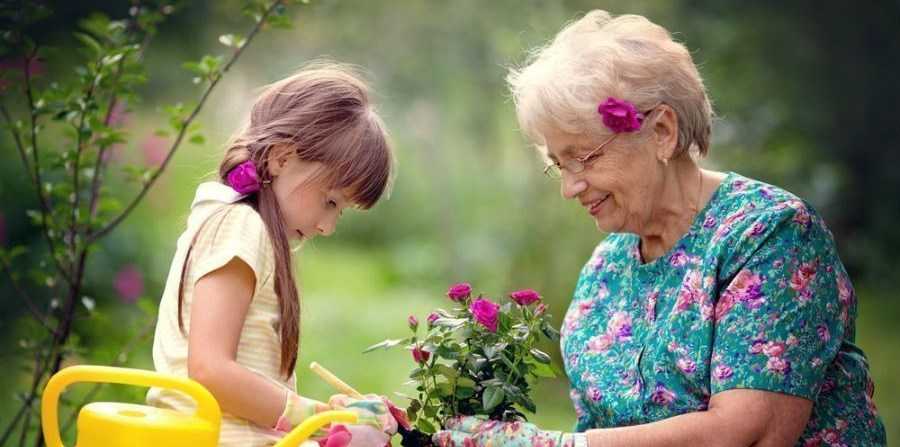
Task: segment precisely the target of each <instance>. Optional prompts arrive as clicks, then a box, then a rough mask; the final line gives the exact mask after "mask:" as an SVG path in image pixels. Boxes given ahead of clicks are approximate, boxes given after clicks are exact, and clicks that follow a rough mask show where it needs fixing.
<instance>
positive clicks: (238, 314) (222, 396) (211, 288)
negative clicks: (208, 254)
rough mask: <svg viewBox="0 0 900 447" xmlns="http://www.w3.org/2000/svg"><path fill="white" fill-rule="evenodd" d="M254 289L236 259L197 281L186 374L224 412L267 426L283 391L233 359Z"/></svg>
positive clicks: (273, 418)
mask: <svg viewBox="0 0 900 447" xmlns="http://www.w3.org/2000/svg"><path fill="white" fill-rule="evenodd" d="M255 287H256V277H255V276H254V274H253V270H252V269H251V268H250V266H249V265H247V264H246V263H244V261H242V260H240V259H239V258H233V259H232V260H231V261H229V262H228V264H226V265H225V266H224V267H222V268H220V269H217V270H214V271H212V272H210V273H209V274H207V275H205V276H203V277H202V278H200V280H199V281H197V284H196V285H195V286H194V294H193V299H192V303H191V323H190V333H189V334H188V375H189V376H190V378H191V379H194V380H196V381H197V382H199V383H200V384H202V385H203V386H205V387H206V388H207V389H208V390H209V391H210V392H211V393H212V394H213V396H215V398H216V400H217V401H218V402H219V405H220V406H221V407H222V409H223V410H224V411H226V412H228V413H231V414H233V415H235V416H238V417H240V418H243V419H247V420H249V421H252V422H254V423H255V424H257V425H260V426H263V427H273V426H274V425H275V423H276V422H277V421H278V418H279V416H281V414H282V411H283V410H284V408H285V401H286V393H285V391H284V389H283V388H280V387H278V386H277V385H275V384H273V383H271V382H269V381H268V380H266V379H265V378H263V377H260V376H259V375H257V374H256V373H254V372H252V371H250V370H248V369H246V368H244V367H243V366H241V365H239V364H238V363H237V362H236V361H235V359H236V357H237V347H238V341H239V340H240V337H241V330H242V328H243V326H244V318H245V317H246V315H247V309H248V308H249V307H250V302H251V301H252V299H253V291H254V290H255ZM323 406H324V404H323Z"/></svg>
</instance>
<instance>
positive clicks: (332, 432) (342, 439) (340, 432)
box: [319, 424, 353, 447]
mask: <svg viewBox="0 0 900 447" xmlns="http://www.w3.org/2000/svg"><path fill="white" fill-rule="evenodd" d="M352 438H353V434H351V433H350V430H347V427H345V426H344V425H343V424H335V425H332V426H331V428H330V429H329V430H328V434H327V435H325V437H324V438H322V439H319V447H347V446H348V445H350V440H351V439H352Z"/></svg>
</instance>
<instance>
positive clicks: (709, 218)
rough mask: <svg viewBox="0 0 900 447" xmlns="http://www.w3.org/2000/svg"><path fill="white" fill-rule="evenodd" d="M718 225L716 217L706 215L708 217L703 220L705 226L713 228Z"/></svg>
mask: <svg viewBox="0 0 900 447" xmlns="http://www.w3.org/2000/svg"><path fill="white" fill-rule="evenodd" d="M714 226H716V218H715V217H713V216H706V219H704V220H703V228H712V227H714Z"/></svg>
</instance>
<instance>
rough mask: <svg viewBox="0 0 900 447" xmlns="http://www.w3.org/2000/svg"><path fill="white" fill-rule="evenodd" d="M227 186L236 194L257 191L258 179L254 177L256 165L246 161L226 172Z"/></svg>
mask: <svg viewBox="0 0 900 447" xmlns="http://www.w3.org/2000/svg"><path fill="white" fill-rule="evenodd" d="M226 177H227V180H228V186H230V187H231V188H232V189H234V190H235V191H237V193H238V194H250V193H254V192H256V191H259V177H257V175H256V165H255V164H253V162H252V161H251V160H247V161H245V162H243V163H241V164H239V165H237V166H235V167H233V168H231V170H230V171H228V175H227V176H226Z"/></svg>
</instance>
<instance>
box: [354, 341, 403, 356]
mask: <svg viewBox="0 0 900 447" xmlns="http://www.w3.org/2000/svg"><path fill="white" fill-rule="evenodd" d="M406 340H407V339H405V338H395V339H388V340H385V341H382V342H380V343H375V344H374V345H372V346H369V347H368V348H366V349H365V350H364V351H363V354H365V353H367V352H372V351H374V350H376V349H390V348H393V347H394V346H397V345H399V344H400V343H403V342H405V341H406Z"/></svg>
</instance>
